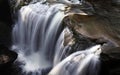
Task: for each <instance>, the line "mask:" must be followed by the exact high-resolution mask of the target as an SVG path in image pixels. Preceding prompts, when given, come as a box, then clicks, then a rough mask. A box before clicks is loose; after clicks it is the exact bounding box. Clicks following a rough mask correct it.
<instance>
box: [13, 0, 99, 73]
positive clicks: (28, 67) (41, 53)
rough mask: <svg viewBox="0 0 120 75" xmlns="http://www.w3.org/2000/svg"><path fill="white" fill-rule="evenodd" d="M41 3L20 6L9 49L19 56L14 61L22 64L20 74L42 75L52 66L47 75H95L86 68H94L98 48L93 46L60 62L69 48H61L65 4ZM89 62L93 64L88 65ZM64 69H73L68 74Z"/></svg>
mask: <svg viewBox="0 0 120 75" xmlns="http://www.w3.org/2000/svg"><path fill="white" fill-rule="evenodd" d="M33 1H34V0H33ZM42 1H44V0H41V2H37V3H35V4H29V5H28V6H23V7H22V8H21V9H20V11H19V14H18V20H17V22H16V24H15V26H14V28H13V47H12V49H13V50H15V51H16V52H17V53H18V59H17V61H18V62H21V63H22V64H21V65H19V66H20V67H21V68H22V70H23V72H24V73H25V74H26V75H27V74H29V73H31V74H30V75H45V74H42V71H43V70H47V69H50V68H52V67H55V68H53V69H52V71H50V73H49V75H97V74H96V73H93V72H90V71H91V70H90V67H88V66H92V69H94V70H95V69H96V68H94V67H96V64H97V63H98V62H97V61H98V58H99V54H98V55H96V51H97V48H98V46H97V47H96V46H95V49H93V48H92V49H90V50H86V51H79V52H77V53H73V54H72V55H70V56H68V57H67V58H66V59H64V60H63V61H62V59H61V57H63V56H64V55H65V53H64V52H65V50H67V48H68V46H66V47H64V45H63V42H64V31H65V29H66V28H65V29H64V28H63V27H62V25H61V22H62V20H63V18H64V17H65V16H66V15H65V13H64V10H65V7H66V5H65V4H62V3H55V4H49V3H48V4H42ZM65 1H67V0H65ZM71 1H72V0H71ZM73 1H74V0H73ZM75 1H78V0H75ZM74 3H75V2H74ZM76 3H77V2H76ZM94 53H95V54H94ZM81 56H82V58H81ZM90 63H91V64H92V65H88V64H90ZM57 64H58V65H57ZM69 65H70V66H69ZM65 66H66V67H65ZM67 66H68V68H69V67H70V68H71V69H70V70H69V71H72V70H73V69H74V70H73V73H68V72H67V70H66V69H65V68H67ZM75 68H76V69H75ZM87 68H88V69H89V70H87ZM83 70H85V71H83ZM55 71H56V72H55ZM64 72H65V74H64ZM87 73H90V74H87Z"/></svg>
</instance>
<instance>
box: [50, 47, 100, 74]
mask: <svg viewBox="0 0 120 75" xmlns="http://www.w3.org/2000/svg"><path fill="white" fill-rule="evenodd" d="M100 53H101V49H100V45H96V46H94V47H92V48H90V49H87V50H85V51H78V52H75V53H73V54H71V55H70V56H68V57H67V58H65V59H64V60H63V61H61V62H60V63H59V64H58V65H56V66H55V67H54V68H53V69H52V70H51V71H50V73H49V74H48V75H98V74H99V68H100V65H99V64H100V61H99V54H100Z"/></svg>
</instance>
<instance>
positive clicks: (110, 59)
mask: <svg viewBox="0 0 120 75" xmlns="http://www.w3.org/2000/svg"><path fill="white" fill-rule="evenodd" d="M100 73H101V74H100V75H120V48H114V49H111V50H109V52H107V53H101V72H100Z"/></svg>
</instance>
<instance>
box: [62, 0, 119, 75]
mask: <svg viewBox="0 0 120 75" xmlns="http://www.w3.org/2000/svg"><path fill="white" fill-rule="evenodd" d="M86 1H88V2H90V3H91V4H92V5H93V8H94V10H95V13H94V14H93V15H80V14H72V15H68V16H67V17H65V19H64V22H65V24H66V25H67V26H68V27H69V29H71V31H72V32H73V34H74V36H80V35H81V34H82V35H81V36H80V37H77V42H76V44H77V43H78V40H81V37H83V38H84V39H85V38H86V40H87V42H86V44H83V46H85V45H90V44H93V45H94V44H102V46H103V48H102V50H103V51H102V53H101V58H100V60H101V71H100V75H120V37H119V35H120V31H119V29H120V26H119V25H120V13H119V12H120V7H119V2H120V1H119V0H107V1H105V0H86ZM99 33H100V34H99ZM88 40H89V41H88ZM80 44H81V42H80V43H79V45H78V47H80V48H81V47H83V46H81V45H80ZM75 46H76V45H74V46H73V48H74V49H76V47H75ZM78 50H79V49H78Z"/></svg>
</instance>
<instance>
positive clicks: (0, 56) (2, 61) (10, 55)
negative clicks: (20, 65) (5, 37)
mask: <svg viewBox="0 0 120 75" xmlns="http://www.w3.org/2000/svg"><path fill="white" fill-rule="evenodd" d="M16 58H17V53H16V52H13V51H10V50H9V49H8V48H7V47H5V46H4V45H0V69H2V67H5V66H8V65H10V64H12V63H13V62H14V61H15V60H16Z"/></svg>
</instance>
